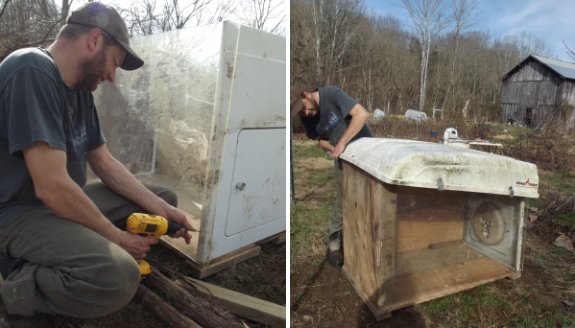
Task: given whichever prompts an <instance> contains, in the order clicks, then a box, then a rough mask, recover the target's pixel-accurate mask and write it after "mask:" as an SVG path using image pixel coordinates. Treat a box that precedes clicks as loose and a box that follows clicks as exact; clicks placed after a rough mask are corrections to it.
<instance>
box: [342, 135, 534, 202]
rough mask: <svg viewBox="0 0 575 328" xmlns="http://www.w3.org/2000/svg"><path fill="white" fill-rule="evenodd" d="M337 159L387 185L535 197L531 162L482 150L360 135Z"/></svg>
mask: <svg viewBox="0 0 575 328" xmlns="http://www.w3.org/2000/svg"><path fill="white" fill-rule="evenodd" d="M341 158H342V159H344V160H345V161H348V162H350V163H352V164H354V165H356V166H358V167H359V168H361V169H362V170H364V171H366V172H367V173H369V174H371V175H372V176H374V177H376V178H377V179H379V180H381V181H383V182H385V183H389V184H396V185H406V186H411V187H420V188H433V189H438V190H459V191H467V192H478V193H487V194H498V195H509V196H517V197H528V198H538V197H539V194H538V192H537V188H538V186H539V176H538V173H537V166H535V165H534V164H531V163H527V162H523V161H519V160H516V159H513V158H510V157H506V156H501V155H495V154H491V153H486V152H482V151H476V150H469V149H464V148H459V147H449V146H445V145H442V144H436V143H429V142H422V141H414V140H401V139H384V138H361V139H359V140H356V141H354V142H353V143H351V144H349V145H348V146H347V148H346V150H345V152H344V153H343V154H342V156H341Z"/></svg>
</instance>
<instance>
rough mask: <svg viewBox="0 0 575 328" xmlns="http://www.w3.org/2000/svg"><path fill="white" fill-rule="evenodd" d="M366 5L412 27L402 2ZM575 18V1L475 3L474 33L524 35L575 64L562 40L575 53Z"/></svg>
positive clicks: (367, 2)
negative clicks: (535, 37)
mask: <svg viewBox="0 0 575 328" xmlns="http://www.w3.org/2000/svg"><path fill="white" fill-rule="evenodd" d="M444 1H448V0H444ZM364 4H365V8H366V9H367V10H368V11H374V12H375V13H377V14H380V15H387V14H391V15H392V16H395V17H396V18H398V19H399V20H400V21H401V22H402V24H403V26H404V27H405V28H408V27H409V26H411V25H410V18H409V16H408V15H407V12H406V10H405V8H404V7H403V4H402V1H401V0H364ZM574 17H575V1H573V0H476V7H475V17H474V20H475V24H474V26H473V27H472V29H473V30H480V31H488V32H489V34H490V35H491V37H492V39H501V38H503V37H504V36H506V35H519V33H520V32H521V31H525V32H527V33H531V34H532V35H535V36H537V37H539V38H541V39H543V40H544V41H545V42H546V44H547V47H548V48H549V50H550V52H551V56H552V57H555V58H558V59H561V60H565V61H569V62H573V61H574V60H573V59H571V58H570V57H569V56H568V55H567V54H566V50H565V48H564V47H563V42H562V40H565V43H566V44H567V45H568V46H569V47H570V48H571V49H572V50H575V19H574Z"/></svg>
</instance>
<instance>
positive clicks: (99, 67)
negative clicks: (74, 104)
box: [74, 47, 106, 91]
mask: <svg viewBox="0 0 575 328" xmlns="http://www.w3.org/2000/svg"><path fill="white" fill-rule="evenodd" d="M105 66H106V52H105V47H103V48H102V49H101V50H100V52H98V53H97V54H96V55H95V56H94V58H93V59H86V60H84V61H83V62H82V63H81V64H80V71H81V76H80V80H79V81H78V82H76V84H75V85H74V89H76V90H89V91H94V90H96V88H97V87H98V83H99V80H100V78H101V77H102V75H104V67H105Z"/></svg>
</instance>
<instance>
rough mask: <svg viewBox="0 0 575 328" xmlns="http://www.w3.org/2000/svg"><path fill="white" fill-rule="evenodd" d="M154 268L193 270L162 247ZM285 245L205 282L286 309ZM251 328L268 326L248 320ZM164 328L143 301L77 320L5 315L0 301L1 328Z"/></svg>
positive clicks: (270, 246) (268, 246)
mask: <svg viewBox="0 0 575 328" xmlns="http://www.w3.org/2000/svg"><path fill="white" fill-rule="evenodd" d="M147 259H148V261H149V262H150V264H151V265H152V267H153V268H158V267H159V268H163V269H166V268H167V269H169V270H174V271H176V272H178V273H181V274H184V275H190V276H191V268H190V267H189V265H188V264H186V262H185V261H184V260H183V259H182V257H180V256H179V255H177V254H176V253H174V252H173V251H171V250H169V249H168V248H166V247H164V246H163V245H157V246H154V248H153V250H152V252H150V254H149V255H148V258H147ZM285 259H286V244H285V243H282V244H279V245H276V244H274V243H273V242H268V243H265V244H263V245H262V250H261V253H260V254H259V255H258V256H256V257H254V258H252V259H249V260H247V261H244V262H242V263H238V264H236V265H234V266H232V267H230V268H229V269H227V270H224V271H221V272H219V273H217V274H214V275H212V276H210V277H207V278H204V279H203V280H204V281H206V282H209V283H211V284H214V285H217V286H220V287H224V288H228V289H231V290H234V291H237V292H240V293H243V294H246V295H250V296H253V297H257V298H260V299H263V300H266V301H269V302H272V303H275V304H281V305H284V306H285V300H286V273H285V268H286V260H285ZM245 323H246V324H247V326H248V327H251V328H264V327H266V325H263V324H259V323H256V322H251V321H249V320H245ZM9 327H10V328H28V327H31V328H124V327H125V328H136V327H137V328H165V327H167V325H166V323H165V322H164V321H162V319H161V318H159V317H158V316H156V315H155V314H154V313H151V312H150V311H149V310H148V308H146V307H145V306H144V305H143V304H142V301H141V300H139V299H137V298H136V299H134V300H133V301H132V302H131V303H130V304H129V305H128V306H126V307H125V308H124V309H122V310H120V311H118V312H116V313H113V314H111V315H109V316H106V317H103V318H98V319H74V318H69V317H64V316H54V315H37V316H34V317H21V316H12V315H6V313H5V309H4V307H3V305H2V304H1V301H0V328H9Z"/></svg>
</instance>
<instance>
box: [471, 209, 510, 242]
mask: <svg viewBox="0 0 575 328" xmlns="http://www.w3.org/2000/svg"><path fill="white" fill-rule="evenodd" d="M471 225H472V228H473V229H472V230H473V233H474V234H475V237H476V238H477V240H479V241H480V242H482V243H484V244H487V245H496V244H499V243H500V242H501V240H503V236H504V234H505V222H504V221H503V219H502V218H501V214H500V211H499V208H498V207H497V206H495V205H494V204H493V203H491V202H483V203H481V205H479V207H477V209H476V210H475V212H474V213H473V216H472V217H471Z"/></svg>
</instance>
